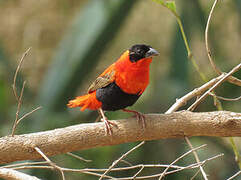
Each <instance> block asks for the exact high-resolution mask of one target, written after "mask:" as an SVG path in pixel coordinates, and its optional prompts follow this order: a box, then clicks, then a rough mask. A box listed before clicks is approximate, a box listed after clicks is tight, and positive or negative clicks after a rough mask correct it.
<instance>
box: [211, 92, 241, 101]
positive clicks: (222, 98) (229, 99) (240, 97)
mask: <svg viewBox="0 0 241 180" xmlns="http://www.w3.org/2000/svg"><path fill="white" fill-rule="evenodd" d="M209 95H211V96H215V97H216V98H218V99H220V100H224V101H239V100H241V96H239V97H236V98H225V97H222V96H217V95H215V94H213V93H211V92H210V93H209Z"/></svg>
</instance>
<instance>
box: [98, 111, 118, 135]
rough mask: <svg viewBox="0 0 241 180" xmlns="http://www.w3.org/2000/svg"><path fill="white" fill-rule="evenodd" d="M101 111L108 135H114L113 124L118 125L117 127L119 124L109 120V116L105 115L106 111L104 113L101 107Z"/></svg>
mask: <svg viewBox="0 0 241 180" xmlns="http://www.w3.org/2000/svg"><path fill="white" fill-rule="evenodd" d="M99 112H100V115H101V117H102V118H101V119H100V120H101V121H102V122H104V123H105V130H106V133H107V134H108V135H112V129H111V125H113V126H116V127H117V125H116V124H115V123H113V122H110V121H108V119H107V117H106V116H105V113H104V111H103V109H101V108H100V109H99Z"/></svg>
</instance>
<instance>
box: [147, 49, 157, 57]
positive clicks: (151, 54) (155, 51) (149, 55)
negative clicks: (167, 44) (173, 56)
mask: <svg viewBox="0 0 241 180" xmlns="http://www.w3.org/2000/svg"><path fill="white" fill-rule="evenodd" d="M158 55H159V52H157V50H155V49H153V48H150V50H149V51H147V52H146V55H145V57H146V58H147V57H152V56H158Z"/></svg>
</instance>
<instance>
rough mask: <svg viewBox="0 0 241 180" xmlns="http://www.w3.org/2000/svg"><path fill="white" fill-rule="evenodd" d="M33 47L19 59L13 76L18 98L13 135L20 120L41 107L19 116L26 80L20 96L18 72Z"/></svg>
mask: <svg viewBox="0 0 241 180" xmlns="http://www.w3.org/2000/svg"><path fill="white" fill-rule="evenodd" d="M30 49H31V48H28V49H27V50H26V51H25V53H24V54H23V55H22V57H21V59H20V61H19V64H18V66H17V69H16V72H15V74H14V78H13V85H12V88H13V93H14V95H15V98H16V101H17V111H16V117H15V121H14V123H13V127H12V133H11V136H14V134H15V131H16V128H17V125H18V124H19V123H20V121H21V120H22V119H24V118H25V117H27V116H28V115H30V114H32V113H33V112H35V111H37V110H38V109H40V108H41V107H37V108H35V109H34V110H32V111H31V112H29V113H26V114H25V115H24V116H22V117H21V118H19V112H20V109H21V105H22V98H23V92H24V88H25V84H26V81H24V82H23V86H22V89H21V92H20V95H19V96H18V93H17V88H16V79H17V76H18V72H19V70H20V68H21V66H22V64H23V61H24V58H25V57H26V56H27V55H28V53H29V51H30Z"/></svg>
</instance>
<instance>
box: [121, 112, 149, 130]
mask: <svg viewBox="0 0 241 180" xmlns="http://www.w3.org/2000/svg"><path fill="white" fill-rule="evenodd" d="M122 111H124V112H129V113H134V114H135V117H136V119H137V120H138V122H139V123H141V125H142V127H143V128H145V127H146V121H145V115H144V114H142V113H140V112H138V111H134V110H129V109H122Z"/></svg>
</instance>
